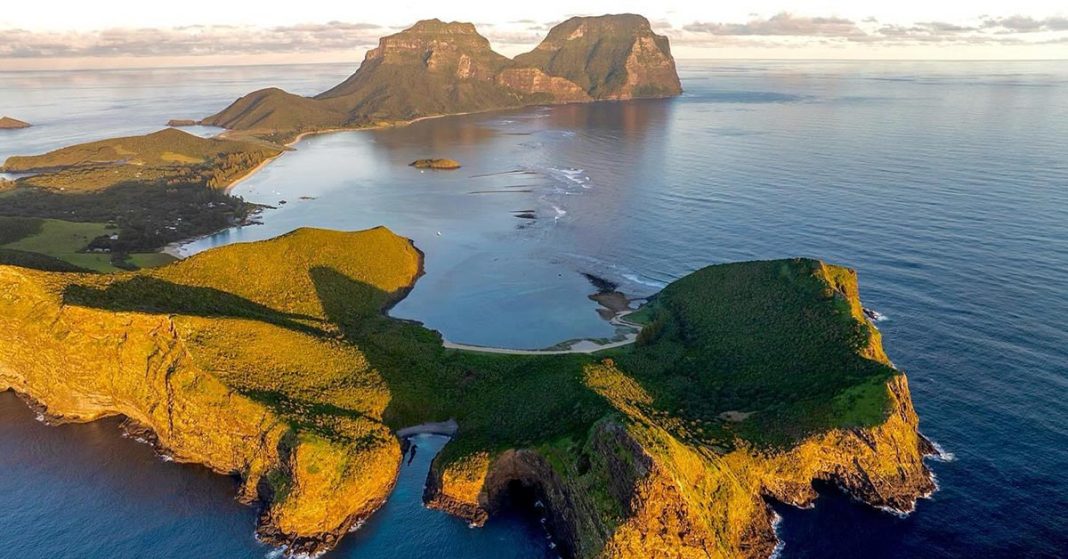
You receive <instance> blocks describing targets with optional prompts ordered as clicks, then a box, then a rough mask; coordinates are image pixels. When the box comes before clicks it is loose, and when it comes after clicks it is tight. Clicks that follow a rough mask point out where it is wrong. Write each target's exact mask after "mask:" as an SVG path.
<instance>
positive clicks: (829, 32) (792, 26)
mask: <svg viewBox="0 0 1068 559" xmlns="http://www.w3.org/2000/svg"><path fill="white" fill-rule="evenodd" d="M683 30H685V31H691V32H694V33H708V34H711V35H722V36H791V37H814V36H822V37H849V36H854V35H860V34H863V33H864V32H863V31H862V30H861V29H860V28H859V27H858V26H857V24H856V23H855V22H853V21H852V20H849V19H844V18H839V17H798V16H794V15H791V14H788V13H785V12H784V13H780V14H776V15H774V16H771V17H770V18H768V19H752V20H749V22H748V23H700V22H694V23H691V24H689V25H685V26H683Z"/></svg>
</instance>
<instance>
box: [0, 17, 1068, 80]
mask: <svg viewBox="0 0 1068 559" xmlns="http://www.w3.org/2000/svg"><path fill="white" fill-rule="evenodd" d="M584 7H585V9H586V11H585V12H583V13H575V12H574V8H573V7H572V5H571V4H569V3H566V2H563V1H562V0H547V1H545V2H542V3H540V4H539V5H538V6H537V8H536V9H534V8H532V7H530V6H527V5H510V4H509V5H505V4H498V5H492V6H486V5H484V4H483V3H474V2H461V3H456V4H452V5H449V6H448V7H447V8H442V6H441V5H440V4H438V3H435V4H430V3H428V2H411V1H409V2H391V3H383V4H381V5H377V6H375V7H374V8H373V9H370V10H368V9H366V8H361V7H358V6H355V5H341V4H337V3H333V2H328V1H322V0H308V1H305V2H301V3H300V5H299V6H297V5H290V6H287V7H285V8H271V9H263V10H259V11H254V10H249V9H248V8H247V7H242V6H239V5H232V4H228V3H217V2H208V1H207V0H188V1H187V2H184V3H183V8H184V9H183V10H181V11H174V10H170V9H168V10H162V9H145V5H144V4H143V3H141V2H135V1H134V0H110V1H107V2H103V3H95V4H82V3H78V4H75V3H70V2H69V1H59V0H42V1H39V2H33V3H23V4H19V5H15V6H11V7H9V8H7V9H6V10H5V11H4V12H3V13H2V14H0V68H3V69H7V70H35V69H65V68H109V67H119V68H121V67H146V66H188V65H194V66H196V65H226V64H275V63H300V62H358V61H359V60H361V59H362V57H363V53H364V51H365V50H366V49H368V48H372V47H373V46H374V45H375V44H376V43H377V41H378V38H379V37H381V36H384V35H389V34H392V33H395V32H396V31H398V30H400V29H403V28H405V27H408V26H410V25H411V24H412V23H414V22H415V21H417V20H419V19H428V18H434V17H437V18H440V19H443V20H458V21H470V22H472V23H474V24H475V25H476V26H477V27H478V30H479V32H480V33H482V34H483V35H485V36H486V37H487V38H488V39H489V40H490V41H491V43H492V44H493V47H494V49H495V50H497V51H498V52H500V53H502V54H505V55H508V56H514V55H515V54H518V53H520V52H524V51H527V50H529V49H530V48H533V47H534V46H535V45H536V44H537V43H538V41H540V40H541V39H542V38H543V37H544V36H545V33H546V32H547V31H548V29H549V28H550V27H551V26H552V25H554V24H556V23H559V22H560V21H562V20H564V19H567V18H568V17H571V16H574V15H600V14H602V13H622V12H631V13H640V14H642V15H644V16H646V17H647V18H648V19H649V20H650V22H651V23H652V26H653V28H654V30H656V32H658V33H661V34H664V35H667V36H668V37H669V38H670V39H671V42H672V49H673V52H674V54H675V56H676V57H677V58H679V59H700V58H726V59H731V58H782V59H915V60H925V59H928V60H936V59H937V60H946V59H1036V60H1040V59H1063V58H1066V57H1068V10H1065V8H1064V7H1063V5H1062V4H1055V3H1054V2H1052V1H1049V0H1021V1H1018V2H1013V3H1011V4H1010V3H1007V2H1000V1H994V0H978V1H976V2H971V3H970V4H969V5H966V6H965V5H959V4H957V5H950V4H937V3H930V2H920V1H919V0H904V1H900V2H894V3H885V2H872V1H870V0H865V1H861V2H845V1H843V0H821V1H817V2H811V1H809V2H802V1H800V0H755V1H753V2H749V3H747V4H746V5H745V6H744V7H738V6H729V5H718V6H710V5H702V6H698V5H694V4H692V3H689V2H683V1H681V0H666V1H664V2H659V3H657V4H655V5H649V4H648V3H644V2H636V1H632V0H624V1H607V0H594V1H591V2H587V3H586V4H585V5H584Z"/></svg>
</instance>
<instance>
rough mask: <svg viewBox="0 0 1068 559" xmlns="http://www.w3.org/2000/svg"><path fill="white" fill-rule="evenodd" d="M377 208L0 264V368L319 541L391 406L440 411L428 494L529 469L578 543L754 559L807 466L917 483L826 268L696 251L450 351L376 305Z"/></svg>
mask: <svg viewBox="0 0 1068 559" xmlns="http://www.w3.org/2000/svg"><path fill="white" fill-rule="evenodd" d="M421 260H422V259H421V254H420V253H419V252H418V251H417V250H416V249H415V248H414V247H413V246H412V245H411V243H410V242H409V241H407V240H406V239H403V238H401V237H398V236H396V235H394V234H393V233H391V232H389V231H388V230H386V229H383V228H378V229H373V230H369V231H364V232H358V233H338V232H330V231H322V230H308V229H303V230H298V231H296V232H293V233H291V234H288V235H285V236H282V237H279V238H277V239H273V240H270V241H263V242H258V243H249V244H237V245H231V246H228V247H223V248H219V249H214V250H210V251H206V252H204V253H201V254H200V255H197V256H195V257H192V258H189V259H187V260H185V261H182V262H179V263H176V264H172V265H169V266H165V267H162V268H157V269H154V270H150V271H142V272H138V273H127V274H114V275H90V274H75V273H59V272H51V273H50V272H40V271H34V270H28V269H24V268H18V267H14V266H0V390H8V389H11V390H15V391H17V392H18V393H20V394H22V395H24V396H25V397H27V398H29V399H31V400H33V401H34V402H36V403H37V404H36V405H39V406H41V408H42V409H43V410H44V411H45V412H46V413H47V415H48V416H50V417H52V418H53V419H55V420H60V421H91V420H93V419H97V418H100V417H104V416H111V415H123V416H126V417H128V418H130V419H131V420H132V421H133V422H136V424H137V425H138V426H139V429H140V430H141V431H142V432H144V433H151V435H152V438H154V439H155V440H156V441H157V444H158V445H159V446H160V447H161V448H162V449H163V450H164V451H165V452H167V453H169V454H170V455H172V456H173V457H174V458H175V459H177V460H179V461H186V462H196V463H200V464H204V465H207V466H209V467H211V468H212V469H214V470H216V471H219V472H222V473H228V474H234V475H237V476H239V477H240V478H241V479H242V480H243V484H242V489H241V495H240V496H241V498H242V499H243V500H245V501H250V502H251V501H256V502H258V503H259V505H260V506H261V510H262V514H261V517H260V527H259V533H260V535H261V537H263V538H264V539H266V540H267V541H270V542H273V543H276V544H279V545H284V546H287V548H288V549H289V550H290V551H300V552H318V551H323V550H326V549H329V548H331V547H332V546H334V545H335V544H336V543H337V541H338V539H339V538H341V537H342V536H343V535H344V533H346V532H347V531H348V530H349V529H350V528H351V527H352V526H354V525H355V524H356V523H357V522H358V521H359V520H361V519H362V518H364V517H366V516H367V515H369V514H371V513H372V512H373V511H374V510H375V509H376V508H377V507H378V506H380V505H381V504H382V502H383V501H384V500H385V498H386V497H387V495H388V494H389V491H390V489H391V488H392V486H393V483H394V480H395V477H396V473H397V470H398V467H399V462H400V459H401V451H400V443H399V441H398V440H397V438H396V436H394V435H393V432H394V431H395V430H396V429H398V428H399V427H403V426H407V425H413V424H418V423H423V422H428V421H442V420H445V419H449V418H455V419H456V422H457V424H458V425H459V430H458V432H457V434H456V436H455V438H454V440H453V441H452V442H450V443H449V444H448V445H447V446H446V448H445V450H444V451H443V452H442V453H441V455H440V456H439V457H438V458H437V459H436V460H435V466H434V469H433V471H432V474H431V478H430V480H429V482H428V485H427V494H426V498H427V500H428V502H429V504H430V505H431V506H434V507H437V508H440V509H443V510H446V511H448V512H450V513H452V514H456V515H458V516H462V517H464V518H467V519H468V520H470V521H472V522H474V523H476V524H478V523H481V522H484V521H485V520H486V518H488V516H489V515H492V514H494V513H495V512H496V511H498V510H500V509H501V508H502V507H505V506H508V503H509V501H511V500H513V499H514V497H515V495H516V494H517V491H518V490H521V489H523V488H526V489H527V490H529V491H531V492H533V494H534V495H536V496H537V499H539V500H541V502H542V504H543V506H545V507H546V512H547V522H549V523H550V524H551V527H552V531H553V532H554V533H555V534H556V535H557V536H558V542H559V544H560V545H561V546H562V551H565V552H567V554H569V555H570V554H573V555H575V556H577V557H583V558H585V557H600V556H603V557H698V556H700V557H708V556H713V557H739V556H742V557H759V556H765V555H767V554H768V553H770V551H771V550H772V549H773V547H774V545H775V536H774V532H773V530H772V528H771V522H772V513H771V511H770V509H769V508H768V506H767V503H766V501H765V499H776V500H780V501H783V502H786V503H791V504H795V505H805V504H808V503H810V502H811V501H812V500H813V499H814V498H815V497H816V494H815V492H814V490H813V489H812V485H811V484H812V481H813V480H826V481H830V482H834V483H836V484H838V485H839V486H841V487H842V488H843V489H845V490H846V491H848V492H849V493H850V494H852V495H854V496H855V497H857V498H858V499H861V500H864V501H865V502H868V503H870V504H872V505H875V506H882V507H888V508H891V509H895V510H910V509H911V508H912V506H913V504H914V503H915V500H916V499H917V498H919V497H921V496H923V495H925V494H927V493H929V492H930V491H931V490H932V489H933V483H932V480H931V478H930V474H929V472H928V471H927V469H926V467H925V466H924V464H923V461H922V459H923V455H924V453H926V452H929V451H930V448H929V446H928V444H927V443H926V441H925V440H924V439H923V438H922V436H921V435H920V434H919V431H918V420H917V418H916V415H915V412H914V411H913V409H912V405H911V401H910V398H909V394H908V387H907V383H906V381H905V378H904V376H903V375H901V374H900V373H899V372H897V371H895V370H894V369H893V367H892V366H891V364H890V362H889V361H888V360H887V359H886V357H885V354H884V353H883V352H882V349H881V347H880V345H879V337H878V333H877V331H876V330H874V328H873V327H872V326H871V325H870V324H869V323H868V322H867V320H866V319H865V318H864V315H863V313H862V309H861V308H860V306H859V299H858V295H857V287H856V276H855V274H854V273H853V272H852V271H851V270H848V269H845V268H841V267H836V266H829V265H826V264H823V263H821V262H819V261H814V260H805V259H795V260H780V261H771V262H749V263H741V264H729V265H720V266H711V267H708V268H705V269H703V270H699V271H698V272H695V273H693V274H691V275H689V276H687V277H685V278H682V279H680V280H678V281H676V282H674V283H672V284H671V285H670V286H668V287H667V288H666V289H665V290H664V291H663V292H662V293H661V294H660V295H658V296H657V297H656V299H655V300H654V301H653V302H652V303H651V304H649V305H647V306H646V307H644V308H643V310H642V311H640V312H639V313H638V314H637V316H635V317H634V318H635V320H640V321H642V322H643V323H644V324H645V327H644V329H643V332H642V335H641V336H639V338H638V342H637V343H636V344H635V345H633V346H630V347H623V348H616V349H613V350H609V351H605V352H601V353H600V354H594V355H592V356H591V355H585V354H565V355H544V356H541V355H533V356H531V355H497V354H485V353H477V352H467V351H456V350H448V349H445V348H444V347H443V346H442V341H441V337H440V336H439V335H438V334H437V333H436V332H433V331H430V330H427V329H425V328H423V327H422V326H421V325H419V324H415V323H412V322H408V321H401V320H394V319H391V318H389V317H387V316H385V315H384V314H383V313H382V311H383V309H384V308H386V307H388V306H389V305H390V304H392V303H394V302H395V301H396V300H398V298H399V297H401V296H402V295H403V294H404V293H405V292H406V291H407V289H409V288H410V287H411V286H412V284H413V282H414V281H415V279H416V278H417V277H418V275H419V273H420V269H421Z"/></svg>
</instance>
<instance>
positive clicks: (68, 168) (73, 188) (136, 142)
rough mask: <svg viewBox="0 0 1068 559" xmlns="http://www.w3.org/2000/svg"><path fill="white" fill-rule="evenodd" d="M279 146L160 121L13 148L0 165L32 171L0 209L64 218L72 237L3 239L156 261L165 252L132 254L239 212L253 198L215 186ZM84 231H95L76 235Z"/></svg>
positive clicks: (105, 267) (90, 257)
mask: <svg viewBox="0 0 1068 559" xmlns="http://www.w3.org/2000/svg"><path fill="white" fill-rule="evenodd" d="M280 152H281V150H280V148H278V147H277V146H272V145H268V144H265V143H263V142H262V141H255V142H251V141H236V140H221V139H209V138H200V137H197V136H193V135H191V134H187V133H185V132H181V131H178V130H173V129H168V130H163V131H160V132H156V133H153V134H148V135H146V136H133V137H128V138H115V139H111V140H102V141H99V142H91V143H87V144H81V145H76V146H71V147H67V148H63V149H59V150H56V151H53V152H50V153H47V154H44V155H39V156H30V157H21V156H16V157H11V158H9V159H8V160H7V162H6V163H5V166H4V169H7V170H10V171H15V172H32V173H36V174H32V175H30V176H26V177H22V178H20V179H18V180H17V181H15V182H14V183H13V184H14V187H13V188H7V189H6V190H4V191H3V192H2V194H0V195H2V196H3V203H2V204H0V217H3V218H32V219H37V220H41V219H50V220H62V221H64V222H74V223H78V224H80V225H67V226H65V227H66V229H67V230H72V231H75V232H76V234H78V235H80V237H79V238H78V239H77V242H76V243H74V242H66V241H64V242H60V243H58V244H56V243H55V242H53V241H54V240H55V239H53V238H52V237H51V236H49V235H44V236H40V235H37V236H35V237H34V238H33V240H30V239H27V240H25V241H23V242H22V245H20V246H12V247H8V248H12V249H17V250H23V251H30V252H39V253H41V254H44V255H50V256H58V257H59V258H61V259H62V260H66V261H68V262H72V263H74V264H76V265H79V266H83V267H87V268H90V269H95V270H98V271H114V270H115V269H116V267H119V268H130V267H143V266H147V265H158V264H161V263H164V262H166V261H168V260H169V259H168V258H166V257H164V256H144V255H142V256H136V257H133V256H131V255H133V254H138V253H155V252H156V251H158V249H160V248H161V247H163V246H164V245H166V244H168V243H172V242H177V241H182V240H186V239H189V238H192V237H196V236H200V235H205V234H208V233H213V232H215V231H218V230H220V229H224V228H226V227H231V226H233V225H236V224H239V223H243V222H245V221H246V220H247V219H248V218H249V216H250V215H251V214H252V213H253V212H254V211H255V210H256V207H255V206H253V205H250V204H246V203H245V202H244V201H243V200H241V199H240V198H237V197H235V196H231V195H229V194H227V193H226V192H224V191H223V190H222V187H224V186H227V185H229V184H231V183H232V182H233V181H235V180H237V179H238V178H240V177H242V176H244V175H246V174H247V173H249V172H250V171H251V170H252V169H253V168H254V167H255V166H257V165H259V164H260V163H262V162H264V161H266V160H267V159H268V158H270V157H273V156H275V155H277V154H278V153H280ZM105 224H107V227H106V229H107V230H106V231H105V230H104V228H105ZM6 227H7V228H9V229H10V228H12V227H15V222H13V221H9V222H8V224H7V225H6ZM50 227H52V228H57V227H59V226H58V225H56V224H55V223H53V225H52V226H50ZM87 232H93V233H95V235H92V236H90V237H88V238H81V237H84V236H85V235H86V234H87ZM46 233H47V232H46ZM8 234H14V229H11V231H9V233H8ZM23 237H27V235H21V236H19V237H18V238H19V239H21V238H23ZM12 242H13V241H12ZM0 244H3V243H0Z"/></svg>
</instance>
